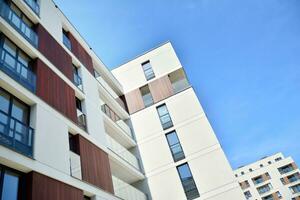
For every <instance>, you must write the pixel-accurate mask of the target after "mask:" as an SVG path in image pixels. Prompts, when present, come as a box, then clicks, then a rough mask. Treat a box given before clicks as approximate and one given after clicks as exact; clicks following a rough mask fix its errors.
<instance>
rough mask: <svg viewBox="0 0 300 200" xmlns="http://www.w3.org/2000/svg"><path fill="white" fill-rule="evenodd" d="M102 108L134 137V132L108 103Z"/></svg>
mask: <svg viewBox="0 0 300 200" xmlns="http://www.w3.org/2000/svg"><path fill="white" fill-rule="evenodd" d="M101 110H102V111H103V112H104V113H105V115H106V116H108V117H109V118H110V119H111V120H112V121H113V122H115V124H116V125H117V126H118V127H119V128H121V129H122V130H123V131H124V132H125V133H126V134H127V135H128V136H129V137H131V138H132V139H134V137H133V134H132V131H131V129H130V128H129V126H128V125H127V124H126V123H125V122H124V121H123V120H122V119H121V118H120V117H119V116H118V115H117V114H116V113H115V112H114V111H113V110H112V109H111V108H110V107H109V106H108V105H107V104H104V105H102V106H101Z"/></svg>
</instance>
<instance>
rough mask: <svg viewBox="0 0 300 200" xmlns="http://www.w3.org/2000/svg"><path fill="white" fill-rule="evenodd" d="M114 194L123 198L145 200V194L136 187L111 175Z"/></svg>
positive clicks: (126, 199) (125, 199)
mask: <svg viewBox="0 0 300 200" xmlns="http://www.w3.org/2000/svg"><path fill="white" fill-rule="evenodd" d="M112 180H113V186H114V192H115V195H116V196H118V197H120V198H122V199H124V200H147V196H146V194H144V193H143V192H141V191H140V190H138V189H136V188H135V187H133V186H132V185H129V184H128V183H126V182H124V181H122V180H120V179H118V178H117V177H114V176H113V177H112Z"/></svg>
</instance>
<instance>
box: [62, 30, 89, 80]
mask: <svg viewBox="0 0 300 200" xmlns="http://www.w3.org/2000/svg"><path fill="white" fill-rule="evenodd" d="M68 36H69V39H70V42H71V51H72V53H73V54H74V55H75V56H76V57H77V58H78V60H80V62H82V64H83V65H84V66H85V67H86V68H87V70H88V71H89V72H91V74H92V75H94V67H93V60H92V57H91V56H90V54H89V53H88V52H86V50H85V49H84V48H83V47H82V46H81V44H80V43H79V42H78V41H77V40H76V38H75V37H74V36H73V35H72V34H71V33H68Z"/></svg>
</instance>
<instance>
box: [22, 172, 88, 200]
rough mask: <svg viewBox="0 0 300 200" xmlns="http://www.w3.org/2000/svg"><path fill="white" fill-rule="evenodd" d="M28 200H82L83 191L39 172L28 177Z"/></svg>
mask: <svg viewBox="0 0 300 200" xmlns="http://www.w3.org/2000/svg"><path fill="white" fill-rule="evenodd" d="M26 199H27V200H67V199H70V200H82V199H83V191H81V190H79V189H77V188H75V187H72V186H70V185H67V184H65V183H63V182H60V181H57V180H55V179H52V178H49V177H47V176H45V175H42V174H39V173H37V172H30V173H28V174H27V175H26Z"/></svg>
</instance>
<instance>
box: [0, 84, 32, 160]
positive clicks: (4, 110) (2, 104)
mask: <svg viewBox="0 0 300 200" xmlns="http://www.w3.org/2000/svg"><path fill="white" fill-rule="evenodd" d="M29 116H30V107H29V106H27V105H26V104H24V103H23V102H21V101H20V100H19V99H17V98H15V97H14V96H12V95H11V94H9V93H8V92H6V91H5V90H3V89H2V88H0V144H2V145H4V146H7V147H9V148H12V149H13V150H16V151H18V152H20V153H22V154H24V155H26V156H29V157H32V145H33V144H32V142H33V129H32V128H30V127H29V121H30V119H29V118H30V117H29Z"/></svg>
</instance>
